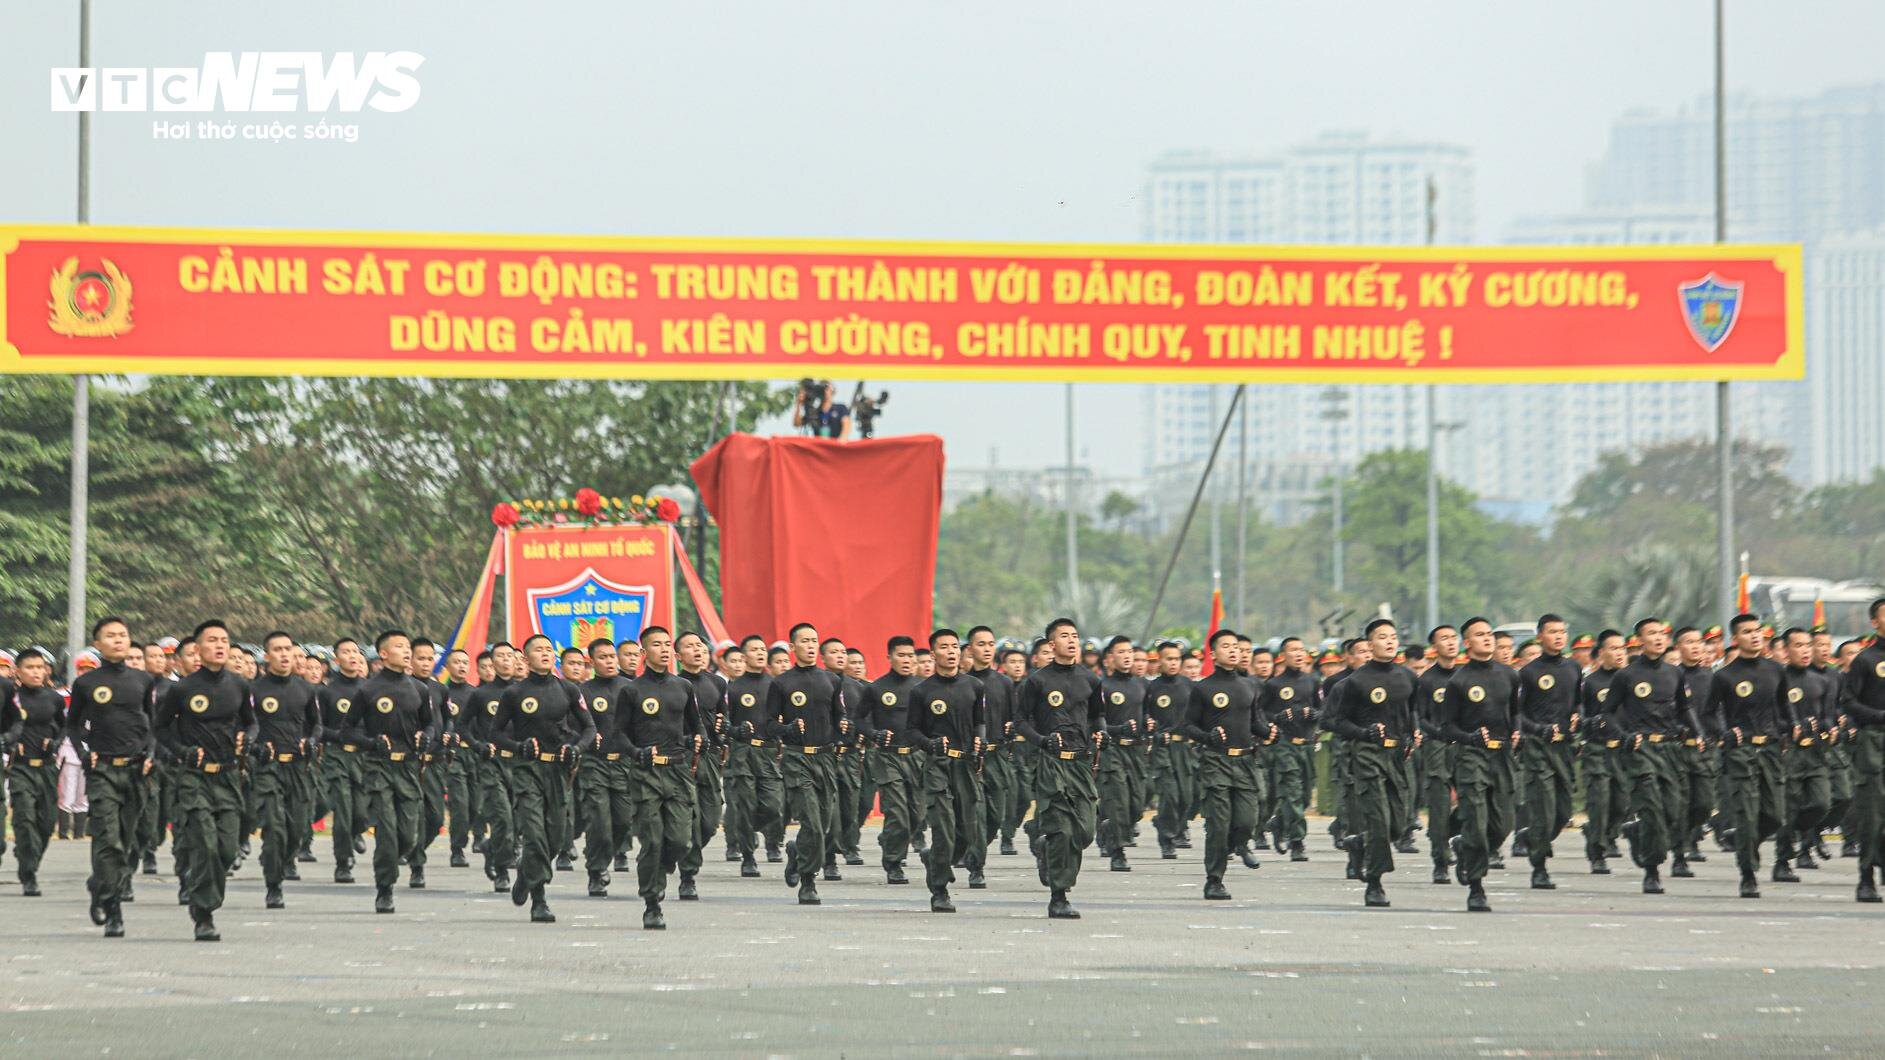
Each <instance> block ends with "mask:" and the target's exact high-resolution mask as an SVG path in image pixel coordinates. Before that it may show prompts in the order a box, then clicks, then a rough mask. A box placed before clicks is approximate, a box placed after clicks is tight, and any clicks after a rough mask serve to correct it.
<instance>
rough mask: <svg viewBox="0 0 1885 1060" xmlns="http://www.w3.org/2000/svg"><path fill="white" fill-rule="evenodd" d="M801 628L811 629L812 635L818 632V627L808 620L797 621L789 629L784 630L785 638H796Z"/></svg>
mask: <svg viewBox="0 0 1885 1060" xmlns="http://www.w3.org/2000/svg"><path fill="white" fill-rule="evenodd" d="M801 629H809V630H811V631H812V634H813V635H814V636H816V635H817V633H818V627H817V626H814V625H812V624H811V623H810V622H798V623H794V624H793V626H792V628H791V629H788V630H786V631H785V639H787V640H797V639H798V637H799V630H801Z"/></svg>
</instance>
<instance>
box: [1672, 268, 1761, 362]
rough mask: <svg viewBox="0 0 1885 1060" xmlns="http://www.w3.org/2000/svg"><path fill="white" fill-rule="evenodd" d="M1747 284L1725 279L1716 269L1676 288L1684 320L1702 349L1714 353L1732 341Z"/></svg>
mask: <svg viewBox="0 0 1885 1060" xmlns="http://www.w3.org/2000/svg"><path fill="white" fill-rule="evenodd" d="M1745 286H1747V285H1746V284H1742V283H1736V282H1734V281H1732V280H1723V279H1721V278H1720V277H1718V276H1716V275H1715V274H1714V273H1712V272H1711V273H1709V274H1708V275H1706V276H1704V277H1702V278H1701V279H1699V280H1696V281H1694V282H1693V283H1685V284H1682V285H1681V286H1679V287H1677V288H1676V296H1677V298H1678V299H1680V301H1681V303H1682V322H1683V323H1685V324H1687V325H1688V326H1689V334H1690V335H1692V336H1694V337H1695V341H1696V342H1697V343H1700V344H1701V347H1702V349H1704V350H1707V351H1708V352H1709V353H1714V352H1715V351H1716V350H1718V349H1720V348H1721V344H1722V343H1724V342H1727V341H1728V333H1729V332H1731V331H1733V330H1734V322H1735V318H1736V317H1737V316H1738V315H1739V313H1740V310H1741V289H1742V288H1743V287H1745Z"/></svg>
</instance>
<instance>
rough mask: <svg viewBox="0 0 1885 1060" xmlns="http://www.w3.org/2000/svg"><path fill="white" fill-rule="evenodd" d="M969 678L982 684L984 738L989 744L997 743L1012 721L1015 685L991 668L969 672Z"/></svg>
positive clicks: (1005, 676)
mask: <svg viewBox="0 0 1885 1060" xmlns="http://www.w3.org/2000/svg"><path fill="white" fill-rule="evenodd" d="M969 676H970V677H973V678H975V679H976V680H977V681H980V682H982V704H983V705H982V721H983V723H984V726H985V727H986V729H987V736H986V738H987V739H988V740H989V741H990V742H991V743H992V742H995V741H999V740H1000V739H1001V738H1002V737H1003V736H1004V735H1005V734H1006V733H1007V731H1008V723H1009V722H1011V721H1013V720H1014V702H1015V683H1014V682H1013V681H1012V680H1009V678H1008V675H1007V674H1005V673H1002V672H1001V671H1000V670H997V669H995V668H994V667H992V666H991V667H989V668H988V669H986V670H970V671H969Z"/></svg>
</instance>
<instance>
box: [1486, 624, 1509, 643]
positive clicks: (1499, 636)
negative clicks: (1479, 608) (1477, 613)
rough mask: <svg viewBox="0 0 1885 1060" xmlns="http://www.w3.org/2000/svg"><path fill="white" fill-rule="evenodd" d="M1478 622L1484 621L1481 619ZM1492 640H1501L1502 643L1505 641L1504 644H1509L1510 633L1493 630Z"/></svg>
mask: <svg viewBox="0 0 1885 1060" xmlns="http://www.w3.org/2000/svg"><path fill="white" fill-rule="evenodd" d="M1480 621H1481V622H1484V621H1485V619H1483V618H1482V619H1480ZM1488 624H1490V623H1488ZM1492 639H1493V640H1494V641H1501V640H1503V641H1506V642H1508V643H1509V642H1510V641H1511V640H1512V634H1510V633H1507V632H1505V631H1504V630H1498V629H1495V630H1493V631H1492Z"/></svg>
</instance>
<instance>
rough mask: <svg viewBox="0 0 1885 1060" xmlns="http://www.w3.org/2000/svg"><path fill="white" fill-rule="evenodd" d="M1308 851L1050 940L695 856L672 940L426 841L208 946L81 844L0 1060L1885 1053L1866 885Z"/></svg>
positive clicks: (72, 854) (4, 992)
mask: <svg viewBox="0 0 1885 1060" xmlns="http://www.w3.org/2000/svg"><path fill="white" fill-rule="evenodd" d="M1148 832H1149V829H1148ZM1193 832H1194V837H1196V838H1198V839H1200V840H1201V839H1202V829H1201V828H1199V827H1196V826H1194V829H1193ZM1311 836H1312V838H1311V842H1310V852H1311V855H1312V857H1313V860H1312V861H1310V862H1309V863H1307V864H1289V863H1287V862H1285V861H1282V860H1279V859H1277V858H1276V857H1275V856H1274V855H1271V854H1267V853H1266V854H1264V855H1263V864H1262V867H1261V868H1260V869H1258V870H1256V871H1251V870H1247V869H1244V868H1243V867H1241V866H1239V865H1236V864H1235V863H1233V868H1232V870H1231V873H1230V875H1229V877H1228V882H1229V883H1230V886H1231V890H1232V891H1233V893H1234V894H1235V896H1236V898H1235V900H1234V901H1231V902H1221V903H1220V902H1212V903H1206V902H1204V901H1202V900H1201V898H1200V886H1201V883H1202V877H1201V872H1200V867H1199V857H1200V855H1201V853H1202V847H1203V844H1202V842H1198V843H1197V846H1196V847H1195V848H1194V849H1192V850H1188V851H1181V852H1180V855H1181V856H1180V858H1179V860H1176V861H1161V860H1159V859H1158V856H1157V851H1156V848H1154V847H1153V846H1152V845H1151V844H1150V841H1149V835H1148V837H1147V840H1146V842H1145V845H1142V846H1140V847H1138V848H1136V849H1134V850H1133V851H1132V855H1133V857H1132V864H1133V871H1132V872H1131V873H1130V874H1121V873H1111V872H1108V871H1106V864H1105V862H1104V861H1103V860H1101V859H1099V858H1097V857H1094V856H1092V854H1091V852H1090V851H1089V856H1088V858H1087V861H1086V866H1085V871H1084V872H1083V875H1082V877H1081V882H1080V886H1079V888H1078V889H1077V890H1076V891H1075V892H1074V900H1075V904H1076V906H1077V907H1078V908H1079V909H1080V911H1081V912H1082V913H1083V914H1084V919H1081V920H1079V921H1075V922H1063V921H1055V922H1050V921H1048V920H1047V919H1046V918H1045V915H1044V913H1045V905H1046V894H1045V892H1043V890H1042V889H1041V888H1040V886H1039V884H1038V882H1037V881H1036V880H1035V878H1034V872H1033V863H1032V861H1031V859H1029V858H1028V857H1027V856H1026V855H1025V854H1024V855H1023V856H1020V857H999V856H997V857H993V858H991V865H990V872H989V875H990V881H991V882H990V887H989V889H988V890H985V891H970V890H968V889H967V887H966V886H962V885H959V886H958V887H957V888H956V889H955V891H954V896H955V900H956V904H957V906H958V907H959V908H960V910H961V911H960V912H959V913H956V914H955V915H953V916H947V915H936V914H931V913H930V912H928V903H927V894H926V892H925V890H924V888H923V886H922V884H921V874H920V872H921V870H920V868H918V867H917V865H916V862H915V861H914V860H912V861H911V863H910V865H911V875H912V876H913V878H914V879H915V881H916V882H914V883H913V884H912V885H911V886H907V887H889V886H886V885H885V884H884V882H883V876H882V873H881V871H879V870H878V869H877V868H876V867H875V864H874V862H875V858H874V855H875V853H876V845H875V834H874V832H867V833H866V835H865V839H864V845H863V849H864V851H865V854H866V858H867V859H868V860H871V861H872V864H871V865H868V866H865V867H857V868H847V869H846V870H845V879H844V880H843V881H842V882H838V883H826V884H823V885H822V886H821V888H820V890H821V893H822V894H823V896H824V899H825V904H824V905H823V906H822V907H820V908H800V907H799V906H797V905H796V904H794V901H793V895H792V892H791V891H789V890H788V889H787V888H786V887H785V886H784V885H783V883H782V882H781V880H780V872H779V870H780V866H777V865H762V868H763V869H764V871H765V878H764V879H760V880H742V879H739V878H738V874H737V866H736V865H733V864H729V863H726V862H723V861H721V860H720V852H721V844H720V842H719V840H718V839H716V840H715V842H714V843H713V845H712V847H711V848H710V850H709V862H708V865H707V868H706V870H705V871H704V873H703V874H702V878H701V892H702V900H701V901H699V902H697V903H695V902H687V903H683V902H679V901H670V902H668V903H667V907H666V909H667V916H668V924H669V929H668V930H667V931H666V932H661V933H657V932H643V931H642V930H641V928H640V922H641V920H640V918H641V903H640V901H639V900H638V899H636V898H635V897H634V893H633V891H634V885H633V882H632V880H623V879H620V878H618V879H617V880H616V882H615V885H614V887H613V890H614V892H615V897H611V898H609V899H607V900H601V899H591V898H588V897H586V896H585V895H584V893H583V878H582V874H581V872H580V871H579V872H577V873H576V874H574V875H566V876H561V877H559V878H558V879H557V881H556V882H555V883H554V884H552V886H551V904H552V906H553V908H554V909H555V911H556V914H557V917H558V922H557V923H556V924H554V925H532V924H530V923H528V921H527V919H526V913H525V910H522V909H517V908H515V907H513V906H512V905H511V904H510V903H509V901H508V900H507V899H506V897H505V896H502V895H497V894H493V893H491V891H490V887H489V885H488V884H487V883H486V881H485V879H484V877H483V875H482V873H481V872H479V871H478V870H477V869H476V868H472V869H452V868H449V867H447V866H446V858H447V854H448V851H447V849H446V844H445V842H444V840H443V839H441V840H440V841H439V842H437V843H436V844H434V846H433V847H432V863H431V868H430V869H429V875H430V877H431V879H430V883H431V886H430V887H429V888H427V889H426V890H423V891H412V890H408V889H407V888H406V887H405V886H404V885H402V886H401V887H400V888H399V891H398V894H397V900H398V906H399V912H398V913H397V914H396V915H393V916H376V915H374V913H373V911H372V900H373V889H372V886H371V884H370V883H360V884H355V885H352V886H338V885H335V884H333V883H331V882H324V881H326V880H328V879H329V877H330V874H331V872H332V865H331V862H330V860H329V856H328V852H327V850H326V849H325V848H322V847H321V846H320V844H319V843H317V849H318V852H319V853H320V857H321V863H320V864H317V865H312V866H302V871H303V875H304V876H305V877H306V878H305V880H304V882H301V883H298V884H289V885H288V890H287V894H288V908H287V909H286V910H282V911H278V912H269V911H266V910H264V909H263V908H262V886H261V882H260V879H259V870H258V868H257V867H256V865H255V863H254V862H253V861H251V862H250V863H249V864H247V865H245V866H244V867H243V869H242V870H241V871H240V873H238V874H237V876H236V877H235V878H234V879H232V880H231V881H230V887H229V898H228V904H227V905H226V906H225V907H224V909H223V910H222V912H221V913H220V914H219V916H218V918H217V921H218V924H219V926H220V927H221V929H222V932H223V939H224V941H223V942H222V943H220V944H218V945H206V944H197V943H194V942H192V941H191V940H190V922H189V917H188V915H187V914H186V912H185V911H184V910H183V909H181V908H179V907H178V906H177V905H175V904H174V903H175V893H176V891H175V880H174V879H172V878H171V877H170V876H169V875H168V869H169V857H168V853H167V852H166V853H165V854H164V855H162V856H160V858H159V862H160V866H161V867H162V868H163V869H164V870H165V872H166V874H165V875H162V876H158V877H148V876H140V877H139V878H138V900H137V902H136V903H135V904H133V905H130V906H127V907H126V913H127V922H128V927H129V937H127V938H125V939H123V940H106V939H103V938H101V937H100V935H99V930H98V929H97V928H94V927H93V926H92V925H91V923H90V922H89V921H88V920H87V918H86V913H85V899H84V894H85V890H84V880H85V876H86V871H87V849H86V845H85V844H84V843H81V842H55V843H54V844H53V846H52V850H51V852H50V853H49V855H48V857H47V861H46V864H45V866H44V868H43V869H42V872H41V884H42V886H43V887H44V889H45V891H46V897H44V898H38V899H26V898H21V897H20V896H19V895H18V892H17V890H16V889H15V888H14V885H13V884H11V883H10V882H9V883H8V884H6V885H5V887H4V888H0V924H3V925H4V927H0V939H3V940H4V945H0V962H3V964H4V973H3V974H4V979H3V981H0V1055H12V1056H54V1055H64V1056H76V1055H94V1056H96V1055H103V1054H129V1055H134V1056H138V1057H159V1056H211V1055H219V1054H220V1055H229V1054H230V1053H232V1052H235V1053H237V1054H238V1055H322V1056H336V1055H359V1054H365V1055H444V1056H475V1055H503V1056H513V1055H529V1056H565V1055H579V1054H580V1055H608V1054H623V1053H647V1052H664V1053H690V1054H712V1055H750V1056H762V1055H764V1056H785V1055H800V1056H829V1055H840V1056H842V1055H854V1056H870V1057H880V1056H942V1055H979V1056H999V1055H1005V1056H1037V1055H1038V1056H1052V1055H1084V1054H1093V1053H1108V1054H1130V1055H1150V1054H1159V1055H1172V1054H1179V1055H1196V1054H1201V1053H1211V1054H1216V1053H1227V1052H1235V1051H1244V1050H1263V1051H1270V1052H1290V1053H1295V1052H1318V1053H1343V1054H1361V1055H1401V1054H1428V1055H1447V1056H1461V1055H1467V1056H1474V1055H1477V1056H1527V1055H1541V1054H1553V1055H1560V1056H1562V1055H1607V1056H1608V1055H1644V1054H1665V1055H1702V1054H1710V1055H1722V1054H1736V1055H1741V1054H1787V1055H1802V1054H1806V1053H1809V1052H1810V1053H1817V1054H1824V1053H1831V1054H1869V1055H1879V1054H1880V1053H1881V1052H1885V1032H1882V1031H1881V1014H1882V1010H1885V1006H1882V1005H1881V1004H1880V1002H1879V1000H1878V999H1879V998H1880V996H1881V989H1882V988H1885V973H1882V972H1881V971H1880V967H1879V966H1880V963H1881V961H1882V960H1885V907H1880V906H1861V905H1858V904H1856V903H1854V901H1853V899H1852V887H1853V882H1854V866H1855V865H1856V862H1855V861H1852V860H1835V861H1834V862H1832V863H1831V864H1830V865H1829V866H1828V867H1827V868H1825V869H1822V870H1820V871H1818V872H1808V873H1802V875H1803V876H1804V877H1805V879H1804V881H1803V882H1801V883H1798V884H1775V883H1770V882H1765V875H1763V884H1762V890H1763V894H1764V897H1763V898H1762V899H1761V900H1759V901H1749V900H1743V899H1739V898H1737V897H1736V896H1735V882H1736V872H1735V869H1734V865H1733V857H1732V855H1727V854H1720V853H1715V852H1712V851H1711V853H1710V860H1709V861H1708V863H1707V864H1705V865H1701V866H1698V867H1697V871H1698V878H1696V879H1693V880H1669V881H1667V882H1668V885H1669V893H1668V894H1667V895H1664V896H1661V897H1652V896H1646V895H1643V894H1641V893H1640V891H1639V881H1638V879H1637V878H1636V877H1635V876H1634V875H1633V874H1632V873H1631V872H1630V870H1628V869H1627V867H1620V868H1619V871H1618V873H1617V874H1616V875H1613V876H1608V877H1593V876H1590V875H1588V874H1586V872H1585V865H1584V863H1583V862H1582V861H1580V860H1574V859H1570V858H1560V859H1559V860H1558V861H1557V862H1555V863H1554V865H1555V868H1556V870H1557V880H1558V883H1559V887H1558V889H1557V890H1555V891H1533V890H1530V889H1529V887H1528V882H1529V878H1528V875H1527V873H1526V872H1525V871H1524V866H1522V865H1520V864H1518V863H1517V862H1513V863H1512V864H1513V867H1512V868H1511V869H1508V870H1506V871H1503V872H1495V873H1494V874H1493V878H1492V879H1491V880H1490V887H1489V888H1488V889H1489V892H1490V894H1491V898H1492V904H1493V907H1494V912H1492V913H1491V914H1468V913H1466V912H1465V894H1464V889H1463V888H1461V887H1458V886H1456V885H1451V884H1449V885H1445V886H1436V885H1433V884H1431V883H1429V882H1428V873H1429V871H1430V866H1429V864H1428V862H1427V859H1426V857H1425V856H1424V855H1416V856H1407V857H1403V858H1402V859H1401V865H1402V868H1401V871H1400V872H1399V873H1396V874H1395V875H1394V876H1391V877H1389V879H1388V891H1389V895H1390V897H1391V898H1392V900H1393V903H1394V904H1393V908H1391V909H1385V910H1374V909H1364V908H1363V907H1362V904H1361V888H1360V885H1359V884H1356V883H1351V882H1348V881H1345V880H1344V879H1343V878H1342V875H1343V874H1342V866H1343V862H1342V858H1341V856H1340V855H1339V854H1337V853H1336V852H1334V851H1332V850H1331V849H1330V848H1329V845H1328V841H1327V839H1326V837H1325V835H1324V833H1322V832H1321V831H1320V829H1319V825H1318V829H1317V830H1316V831H1313V832H1312V833H1311ZM1567 839H1569V837H1567ZM1580 845H1581V841H1580V840H1576V839H1570V841H1569V842H1566V841H1562V840H1561V841H1560V848H1561V849H1565V848H1569V849H1568V851H1567V852H1569V853H1575V852H1576V849H1577V848H1578V847H1579V846H1580ZM474 860H475V859H474ZM1626 865H1627V861H1626ZM360 869H361V870H365V871H362V875H361V879H363V880H370V870H367V869H366V865H365V864H364V859H363V863H362V865H361V866H360ZM12 875H13V861H12V858H11V856H10V854H9V856H8V857H7V858H6V861H5V865H4V867H3V868H0V877H4V878H6V879H8V880H9V881H10V879H11V877H12Z"/></svg>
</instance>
